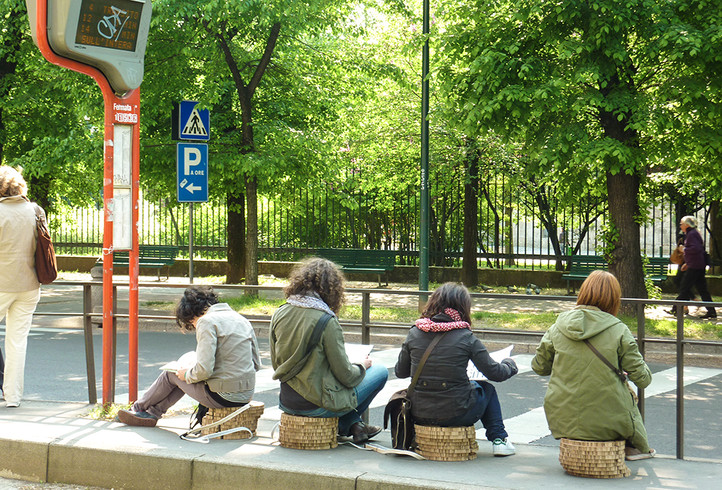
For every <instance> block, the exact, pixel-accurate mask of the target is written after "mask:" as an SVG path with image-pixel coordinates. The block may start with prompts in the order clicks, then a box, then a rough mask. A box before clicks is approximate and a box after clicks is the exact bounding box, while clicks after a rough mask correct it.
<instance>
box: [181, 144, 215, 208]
mask: <svg viewBox="0 0 722 490" xmlns="http://www.w3.org/2000/svg"><path fill="white" fill-rule="evenodd" d="M176 156H177V158H176V161H177V170H178V175H177V182H178V189H177V190H178V202H206V201H208V145H207V144H206V143H178V145H177V152H176Z"/></svg>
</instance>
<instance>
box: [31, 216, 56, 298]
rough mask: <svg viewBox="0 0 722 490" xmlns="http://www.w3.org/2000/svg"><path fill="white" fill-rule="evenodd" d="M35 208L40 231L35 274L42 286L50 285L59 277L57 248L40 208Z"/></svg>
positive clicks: (36, 222)
mask: <svg viewBox="0 0 722 490" xmlns="http://www.w3.org/2000/svg"><path fill="white" fill-rule="evenodd" d="M33 205H34V206H35V224H36V227H37V230H38V237H37V245H36V246H35V274H37V276H38V281H39V282H40V284H50V283H51V282H53V281H54V280H55V279H57V277H58V263H57V260H56V259H55V247H53V242H52V240H51V239H50V232H49V231H48V226H47V224H46V223H45V217H44V216H43V211H42V210H41V209H40V206H38V205H37V204H33Z"/></svg>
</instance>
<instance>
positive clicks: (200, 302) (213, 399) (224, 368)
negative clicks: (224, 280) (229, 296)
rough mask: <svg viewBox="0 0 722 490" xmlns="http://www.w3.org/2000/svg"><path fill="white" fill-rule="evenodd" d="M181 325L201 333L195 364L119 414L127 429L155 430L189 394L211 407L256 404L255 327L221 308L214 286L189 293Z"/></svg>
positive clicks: (180, 310)
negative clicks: (135, 427)
mask: <svg viewBox="0 0 722 490" xmlns="http://www.w3.org/2000/svg"><path fill="white" fill-rule="evenodd" d="M176 322H177V323H178V325H179V326H180V327H181V328H183V329H185V330H188V331H193V330H195V331H196V341H197V346H196V362H195V364H193V365H192V366H189V367H187V368H184V367H182V368H180V369H178V370H177V371H175V372H170V371H164V372H163V373H162V374H161V375H160V376H158V379H156V380H155V383H153V385H152V386H151V387H150V389H149V390H148V391H147V392H146V393H145V394H144V395H143V396H141V397H140V399H139V400H138V401H137V402H135V403H134V404H133V410H132V411H129V410H121V411H119V412H118V420H120V421H121V422H123V423H124V424H128V425H137V426H144V427H154V426H155V425H156V423H157V422H158V419H159V418H161V417H162V416H163V414H164V413H165V412H166V411H168V409H169V408H170V407H172V406H173V405H174V404H175V403H176V402H177V401H178V400H180V399H181V398H182V397H183V395H184V394H187V395H189V396H190V397H191V398H193V399H194V400H196V401H198V402H200V403H201V404H202V405H204V406H206V407H208V408H224V407H241V406H243V405H245V404H246V403H248V402H250V401H251V398H252V397H253V392H254V389H255V386H256V371H258V370H260V369H261V357H260V355H259V351H258V342H257V341H256V334H255V332H254V331H253V327H252V326H251V324H250V322H249V321H248V320H246V319H245V318H244V317H242V316H241V315H239V314H238V313H236V312H235V311H233V310H232V309H231V307H230V306H228V305H227V304H226V303H219V302H218V297H217V296H216V294H215V293H214V292H213V288H211V287H210V286H193V287H190V288H188V289H186V290H185V293H184V294H183V297H182V298H181V300H180V302H179V303H178V306H177V308H176Z"/></svg>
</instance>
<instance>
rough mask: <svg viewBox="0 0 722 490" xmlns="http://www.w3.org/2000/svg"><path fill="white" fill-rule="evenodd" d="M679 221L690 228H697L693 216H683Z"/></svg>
mask: <svg viewBox="0 0 722 490" xmlns="http://www.w3.org/2000/svg"><path fill="white" fill-rule="evenodd" d="M680 221H682V222H683V223H685V224H686V225H687V226H689V227H690V228H697V218H695V217H694V216H683V217H682V219H681V220H680Z"/></svg>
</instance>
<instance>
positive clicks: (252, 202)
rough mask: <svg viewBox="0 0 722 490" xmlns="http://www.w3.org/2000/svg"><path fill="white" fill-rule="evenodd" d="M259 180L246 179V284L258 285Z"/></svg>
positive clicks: (253, 178)
mask: <svg viewBox="0 0 722 490" xmlns="http://www.w3.org/2000/svg"><path fill="white" fill-rule="evenodd" d="M257 192H258V180H257V179H256V178H255V177H248V178H246V203H247V207H246V210H247V212H248V214H247V216H248V219H247V221H246V230H247V233H246V284H258V199H257Z"/></svg>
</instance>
